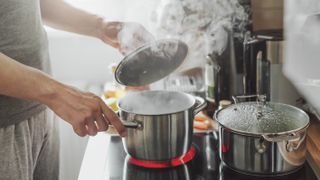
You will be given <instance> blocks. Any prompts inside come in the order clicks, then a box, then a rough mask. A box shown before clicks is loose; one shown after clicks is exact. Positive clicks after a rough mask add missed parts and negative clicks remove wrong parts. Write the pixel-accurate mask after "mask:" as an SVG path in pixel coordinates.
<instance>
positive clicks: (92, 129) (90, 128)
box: [86, 119, 98, 136]
mask: <svg viewBox="0 0 320 180" xmlns="http://www.w3.org/2000/svg"><path fill="white" fill-rule="evenodd" d="M86 126H87V132H88V135H90V136H94V135H96V134H97V132H98V128H97V126H96V124H95V122H94V121H93V119H88V120H87V123H86Z"/></svg>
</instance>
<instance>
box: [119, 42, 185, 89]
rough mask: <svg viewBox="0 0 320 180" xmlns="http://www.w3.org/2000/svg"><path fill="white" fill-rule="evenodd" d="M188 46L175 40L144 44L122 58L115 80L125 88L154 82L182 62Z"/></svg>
mask: <svg viewBox="0 0 320 180" xmlns="http://www.w3.org/2000/svg"><path fill="white" fill-rule="evenodd" d="M187 53H188V46H187V45H186V44H185V43H184V42H182V41H180V40H176V39H162V40H157V41H154V42H152V43H149V44H146V45H144V46H142V47H140V48H138V49H136V50H135V51H133V52H131V53H130V54H128V55H127V56H125V57H124V58H123V60H122V61H121V62H120V63H119V65H118V66H117V68H116V71H115V79H116V81H117V82H118V83H120V84H122V85H126V86H144V85H148V84H151V83H153V82H156V81H158V80H160V79H162V78H164V77H166V76H168V75H169V74H170V73H172V72H173V71H174V70H176V69H177V68H178V67H179V66H180V65H181V64H182V62H183V61H184V59H185V57H186V56H187Z"/></svg>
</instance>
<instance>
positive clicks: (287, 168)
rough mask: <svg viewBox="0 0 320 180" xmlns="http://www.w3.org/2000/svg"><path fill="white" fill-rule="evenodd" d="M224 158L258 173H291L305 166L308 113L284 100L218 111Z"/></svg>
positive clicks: (231, 164) (229, 163)
mask: <svg viewBox="0 0 320 180" xmlns="http://www.w3.org/2000/svg"><path fill="white" fill-rule="evenodd" d="M215 118H216V119H217V121H218V122H219V145H220V147H219V148H220V158H221V160H222V161H223V162H224V163H225V164H226V165H227V166H228V167H230V168H232V169H234V170H236V171H239V172H242V173H249V174H256V175H279V174H287V173H290V172H292V171H295V170H297V169H299V168H300V167H302V165H303V163H304V162H305V154H306V133H307V132H306V131H307V127H308V126H309V117H308V115H307V114H306V113H305V112H304V111H302V110H300V109H298V108H296V107H293V106H290V105H286V104H281V103H272V102H267V103H265V104H264V103H261V102H245V103H238V104H235V105H232V106H229V107H228V108H226V109H222V110H220V111H218V112H216V114H215Z"/></svg>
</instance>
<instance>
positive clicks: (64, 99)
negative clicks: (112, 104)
mask: <svg viewBox="0 0 320 180" xmlns="http://www.w3.org/2000/svg"><path fill="white" fill-rule="evenodd" d="M56 89H57V91H56V92H57V93H55V94H54V96H53V97H51V98H50V99H49V100H48V101H46V103H45V104H47V105H48V106H49V108H50V109H52V110H53V111H54V112H55V113H56V114H57V115H58V116H60V117H61V118H62V119H63V120H65V121H67V122H68V123H70V124H71V125H72V127H73V130H74V132H75V133H77V134H78V135H79V136H81V137H83V136H86V135H91V136H93V135H96V134H97V132H100V131H106V130H107V129H108V126H109V124H112V125H113V126H114V127H115V128H116V130H117V131H118V132H119V134H120V135H121V136H126V131H125V128H124V126H123V125H122V123H121V121H120V120H119V118H118V116H117V115H116V114H115V113H114V112H113V111H112V110H111V109H110V108H109V107H108V106H107V105H106V104H105V103H104V102H103V100H102V99H100V97H98V96H96V95H94V94H92V93H87V92H82V91H80V90H77V89H75V88H73V87H70V86H66V85H60V86H59V87H58V88H56Z"/></svg>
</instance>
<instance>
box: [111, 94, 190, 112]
mask: <svg viewBox="0 0 320 180" xmlns="http://www.w3.org/2000/svg"><path fill="white" fill-rule="evenodd" d="M141 92H143V91H141ZM148 92H168V93H170V92H171V93H172V92H173V93H179V94H183V95H185V96H188V98H190V99H192V101H193V103H192V105H190V106H189V107H188V108H186V109H183V110H177V111H173V112H170V113H159V114H145V113H136V112H133V111H129V110H126V109H124V108H122V107H120V101H121V99H122V98H123V97H122V98H121V99H120V100H119V101H118V102H117V106H118V108H119V110H121V111H125V112H127V113H130V114H136V115H141V116H162V115H163V116H166V115H171V114H177V113H182V112H184V111H187V110H189V109H190V108H192V107H194V106H195V104H196V98H195V97H194V96H193V95H190V94H188V93H184V92H179V91H164V90H151V91H148ZM137 93H139V92H137Z"/></svg>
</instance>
